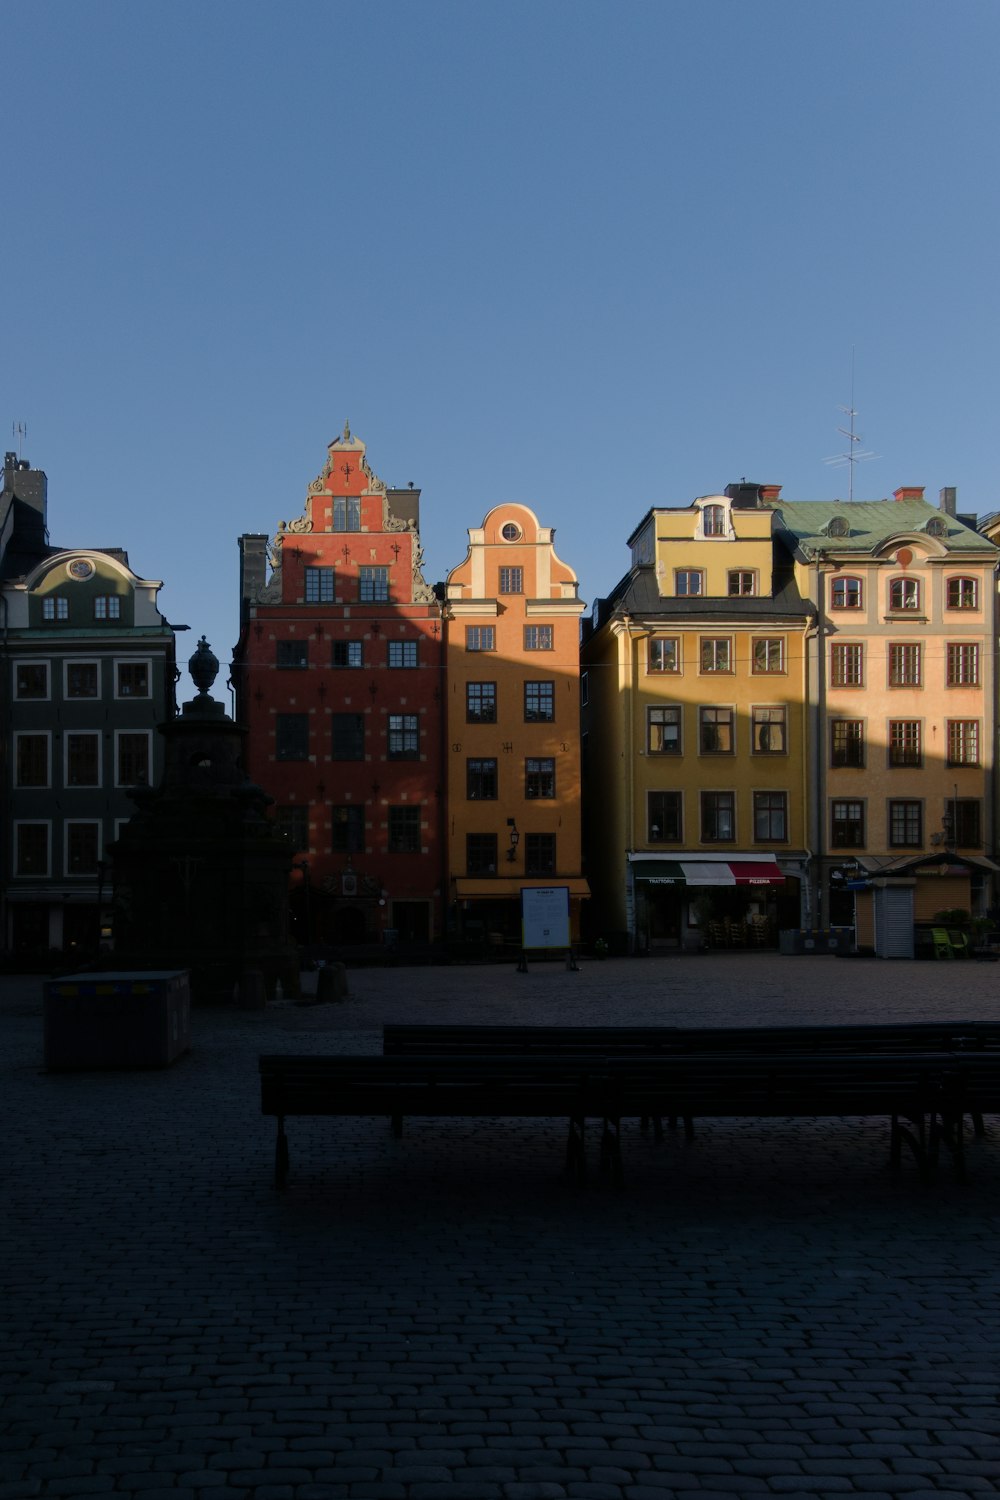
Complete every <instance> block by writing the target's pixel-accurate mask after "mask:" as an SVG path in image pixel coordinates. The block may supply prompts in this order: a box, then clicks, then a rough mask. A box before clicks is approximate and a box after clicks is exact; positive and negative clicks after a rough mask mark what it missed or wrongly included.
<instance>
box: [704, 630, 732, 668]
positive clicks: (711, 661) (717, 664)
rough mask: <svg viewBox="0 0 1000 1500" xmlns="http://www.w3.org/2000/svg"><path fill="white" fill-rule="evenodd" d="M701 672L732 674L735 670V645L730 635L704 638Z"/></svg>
mask: <svg viewBox="0 0 1000 1500" xmlns="http://www.w3.org/2000/svg"><path fill="white" fill-rule="evenodd" d="M701 670H702V671H703V672H731V671H732V670H733V643H732V640H731V638H730V637H729V636H728V635H722V636H702V639H701Z"/></svg>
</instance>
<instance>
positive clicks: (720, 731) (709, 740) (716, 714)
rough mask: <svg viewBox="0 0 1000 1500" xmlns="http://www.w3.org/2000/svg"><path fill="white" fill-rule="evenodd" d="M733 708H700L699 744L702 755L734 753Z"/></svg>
mask: <svg viewBox="0 0 1000 1500" xmlns="http://www.w3.org/2000/svg"><path fill="white" fill-rule="evenodd" d="M734 718H735V715H734V712H733V710H732V709H731V708H699V710H698V723H699V736H698V744H699V748H700V749H701V753H702V755H731V754H732V753H733V749H734V744H733V721H734Z"/></svg>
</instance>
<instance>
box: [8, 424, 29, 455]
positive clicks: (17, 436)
mask: <svg viewBox="0 0 1000 1500" xmlns="http://www.w3.org/2000/svg"><path fill="white" fill-rule="evenodd" d="M10 435H11V437H12V438H13V439H14V442H15V443H16V444H17V456H18V459H19V460H20V457H21V449H22V447H23V446H24V439H25V438H26V437H27V436H28V424H27V422H12V423H11V425H10Z"/></svg>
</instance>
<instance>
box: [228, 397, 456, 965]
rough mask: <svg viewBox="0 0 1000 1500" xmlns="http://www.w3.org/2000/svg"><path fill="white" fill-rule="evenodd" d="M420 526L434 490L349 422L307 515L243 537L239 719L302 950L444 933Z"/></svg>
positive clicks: (438, 665)
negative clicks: (397, 481)
mask: <svg viewBox="0 0 1000 1500" xmlns="http://www.w3.org/2000/svg"><path fill="white" fill-rule="evenodd" d="M419 528H420V491H419V490H417V489H414V488H412V487H410V488H406V489H391V488H389V487H388V486H387V485H386V484H384V483H383V481H382V480H381V479H379V478H378V476H377V475H376V474H375V473H374V471H373V470H372V469H371V467H370V466H369V463H368V459H367V453H366V448H365V444H364V443H363V442H362V441H361V440H360V439H359V438H357V437H355V436H353V435H352V434H351V432H350V429H349V427H347V426H345V428H344V432H343V434H342V436H340V437H339V438H337V439H336V440H335V441H334V442H332V443H330V444H329V446H328V450H327V457H326V462H325V464H324V466H323V470H322V472H321V473H320V474H319V475H318V477H317V478H316V479H315V480H314V481H313V482H312V483H311V484H310V486H309V489H308V492H307V495H306V501H305V506H304V509H303V513H302V515H301V516H299V517H297V518H295V519H294V520H291V521H288V522H285V521H283V522H281V524H280V526H279V529H278V533H277V535H276V537H275V538H274V540H273V543H272V544H271V545H270V546H269V545H268V538H267V537H266V536H262V535H259V534H254V535H249V534H248V535H244V536H242V537H241V538H240V553H241V582H240V594H241V627H240V638H239V643H238V646H237V649H236V653H235V657H234V662H233V682H234V685H235V687H236V693H237V715H238V717H239V719H240V721H241V722H242V723H244V724H245V725H246V726H247V730H248V736H247V757H248V770H249V773H250V775H251V777H252V778H253V780H254V781H256V782H258V783H259V784H260V785H261V786H262V787H264V789H265V790H266V791H267V792H268V793H269V794H270V795H271V796H272V797H273V798H274V801H275V806H274V816H275V818H276V819H277V821H278V823H279V825H280V826H281V827H282V828H283V829H284V831H285V833H286V834H287V837H288V839H289V841H290V843H291V845H292V846H293V848H294V851H295V855H296V860H295V867H294V872H293V874H294V881H295V886H294V889H293V892H292V898H293V915H294V918H295V923H296V937H297V939H298V941H299V942H300V943H306V944H308V943H321V944H335V945H337V946H348V947H349V946H351V945H357V944H362V943H372V942H378V943H384V942H390V943H392V942H395V941H399V942H409V941H412V942H416V943H421V942H422V943H426V942H429V941H431V940H432V939H433V938H435V937H438V936H440V935H441V932H442V927H443V918H444V891H445V871H444V842H443V838H442V819H443V802H442V792H443V769H442V764H441V745H442V730H443V721H444V692H443V682H444V677H443V668H444V635H443V631H442V619H441V605H440V602H439V600H438V598H437V596H436V594H435V591H434V590H433V589H432V588H431V587H430V586H429V585H428V584H427V583H426V582H425V580H424V577H423V573H422V571H421V564H422V558H423V553H422V550H421V546H420V529H419ZM269 561H270V563H271V567H270V570H269V568H268V562H269Z"/></svg>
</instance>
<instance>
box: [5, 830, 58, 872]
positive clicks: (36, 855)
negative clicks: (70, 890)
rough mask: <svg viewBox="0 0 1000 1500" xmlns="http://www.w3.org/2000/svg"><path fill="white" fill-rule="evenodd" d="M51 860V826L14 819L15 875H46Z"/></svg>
mask: <svg viewBox="0 0 1000 1500" xmlns="http://www.w3.org/2000/svg"><path fill="white" fill-rule="evenodd" d="M51 859H52V824H51V823H48V822H42V821H40V820H38V821H35V820H32V821H30V822H29V821H28V820H27V819H24V820H23V821H22V820H20V819H15V822H14V869H13V873H14V874H15V875H22V876H29V877H30V876H35V877H37V876H41V875H48V873H49V866H50V863H51Z"/></svg>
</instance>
